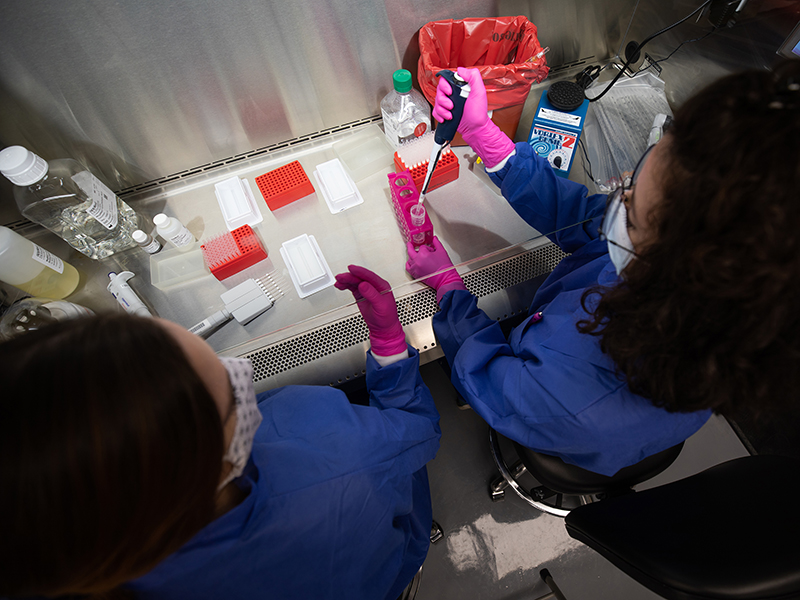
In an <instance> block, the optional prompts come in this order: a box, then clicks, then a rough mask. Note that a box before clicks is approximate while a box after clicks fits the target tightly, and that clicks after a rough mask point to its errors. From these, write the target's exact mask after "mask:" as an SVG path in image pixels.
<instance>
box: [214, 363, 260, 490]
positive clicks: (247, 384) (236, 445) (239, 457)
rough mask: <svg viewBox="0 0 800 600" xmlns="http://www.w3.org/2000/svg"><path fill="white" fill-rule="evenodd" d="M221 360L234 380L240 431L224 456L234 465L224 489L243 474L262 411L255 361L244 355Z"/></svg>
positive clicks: (237, 427) (224, 483)
mask: <svg viewBox="0 0 800 600" xmlns="http://www.w3.org/2000/svg"><path fill="white" fill-rule="evenodd" d="M220 361H222V364H223V366H224V367H225V370H226V371H228V378H229V379H230V380H231V388H232V389H233V401H234V402H235V403H236V430H235V431H234V433H233V439H232V440H231V445H230V446H228V450H227V451H226V452H225V456H223V457H222V460H223V461H227V462H229V463H231V465H233V468H232V469H231V472H230V473H228V476H227V477H226V478H225V479H224V480H223V481H222V483H220V484H219V487H218V488H217V489H222V488H223V487H225V486H226V485H227V484H228V483H229V482H230V481H232V480H233V479H236V478H237V477H239V476H240V475H241V474H242V472H243V471H244V468H245V466H246V465H247V461H248V459H249V458H250V452H251V451H252V450H253V438H254V437H255V435H256V429H258V426H259V425H260V424H261V411H259V410H258V403H257V401H256V392H255V389H254V388H253V364H252V363H251V362H250V361H249V360H246V359H243V358H230V357H227V356H221V357H220Z"/></svg>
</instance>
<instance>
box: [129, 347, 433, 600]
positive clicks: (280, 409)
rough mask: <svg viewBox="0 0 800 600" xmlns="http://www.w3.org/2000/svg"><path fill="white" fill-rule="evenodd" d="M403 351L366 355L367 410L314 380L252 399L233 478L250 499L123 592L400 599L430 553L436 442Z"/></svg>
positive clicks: (412, 362)
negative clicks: (257, 417) (247, 439)
mask: <svg viewBox="0 0 800 600" xmlns="http://www.w3.org/2000/svg"><path fill="white" fill-rule="evenodd" d="M409 354H410V357H409V358H407V359H404V360H402V361H399V362H397V363H394V364H391V365H388V366H385V367H380V366H379V365H378V363H377V362H376V361H375V359H374V358H373V357H372V356H371V355H370V354H368V357H367V387H368V389H369V391H370V406H368V407H367V406H358V405H351V404H350V403H349V402H348V400H347V397H346V396H345V394H344V393H343V392H342V391H340V390H336V389H334V388H329V387H321V386H289V387H284V388H280V389H276V390H273V391H269V392H265V393H262V394H260V395H259V396H258V401H259V404H258V406H259V409H260V410H261V413H262V415H263V417H264V419H263V422H262V423H261V425H260V427H259V428H258V431H257V432H256V436H255V443H254V445H253V452H252V456H251V458H250V461H249V463H248V465H247V467H246V469H245V471H244V473H243V474H242V476H241V477H240V478H239V479H237V480H236V481H237V483H238V484H239V486H240V487H242V488H243V489H245V490H247V491H248V492H249V493H248V495H247V497H246V498H245V499H244V501H243V502H242V503H241V504H239V505H238V506H236V507H235V508H233V509H232V510H231V511H229V512H227V513H225V514H224V515H222V516H221V517H220V518H218V519H216V520H215V521H213V522H212V523H211V524H209V525H208V526H206V527H205V528H204V529H203V530H201V531H200V532H199V533H197V535H195V536H194V538H192V539H191V540H190V541H189V542H188V543H187V544H185V545H184V546H183V547H182V548H181V549H180V550H179V551H178V552H176V553H175V554H173V555H171V556H169V557H167V559H165V560H164V561H163V562H161V563H160V564H159V565H157V566H156V567H155V568H154V569H153V570H152V571H150V572H149V573H148V574H147V575H145V576H143V577H141V578H139V579H137V580H135V581H133V582H130V583H129V584H128V587H130V588H131V589H133V590H135V591H136V592H137V594H138V597H142V598H158V599H162V598H163V599H175V600H185V599H186V598H192V599H193V600H198V599H205V598H208V599H209V600H219V599H221V598H225V599H230V600H235V599H243V600H245V599H246V600H251V599H253V598H274V599H276V600H278V599H286V598H298V599H302V600H306V599H309V598H315V599H316V598H342V599H348V600H349V599H363V600H376V599H382V598H386V599H389V600H394V599H395V598H397V596H399V595H400V593H401V592H402V591H403V588H404V587H405V586H406V585H407V584H408V583H409V582H410V581H411V579H412V578H413V576H414V575H415V573H416V572H417V570H418V569H419V567H420V566H421V565H422V562H423V561H424V559H425V555H426V554H427V552H428V546H429V544H430V533H431V499H430V490H429V488H428V477H427V472H426V470H425V463H427V462H428V461H429V460H431V459H432V458H433V457H434V456H435V455H436V451H437V449H438V447H439V437H440V430H439V415H438V413H437V411H436V407H435V406H434V403H433V398H432V397H431V394H430V392H429V391H428V388H427V387H426V386H425V384H424V383H423V382H422V378H421V377H420V375H419V354H418V353H417V352H416V350H414V349H413V348H409Z"/></svg>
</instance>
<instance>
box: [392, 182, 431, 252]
mask: <svg viewBox="0 0 800 600" xmlns="http://www.w3.org/2000/svg"><path fill="white" fill-rule="evenodd" d="M388 178H389V191H390V192H391V194H390V196H391V201H392V210H393V211H394V217H395V219H396V220H397V226H398V227H399V228H400V233H401V234H403V240H405V241H406V242H412V243H413V244H414V245H415V246H422V245H423V244H431V243H433V223H431V219H430V217H429V216H428V214H427V212H426V213H425V222H424V223H423V224H422V226H420V227H418V226H416V225H414V224H413V223H411V214H410V212H409V210H410V209H411V207H412V206H413V205H415V204H417V203H418V202H419V192H418V191H417V186H416V185H415V184H414V180H413V179H412V178H411V173H410V172H409V171H403V172H402V173H389V175H388Z"/></svg>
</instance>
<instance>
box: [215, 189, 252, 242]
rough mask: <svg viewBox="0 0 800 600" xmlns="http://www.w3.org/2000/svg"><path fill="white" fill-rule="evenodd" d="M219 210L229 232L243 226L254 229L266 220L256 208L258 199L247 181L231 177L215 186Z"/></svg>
mask: <svg viewBox="0 0 800 600" xmlns="http://www.w3.org/2000/svg"><path fill="white" fill-rule="evenodd" d="M214 193H215V194H216V196H217V202H218V203H219V209H220V210H221V211H222V216H223V218H224V219H225V224H226V225H227V226H228V231H233V230H234V229H238V228H239V227H242V226H243V225H250V227H253V226H254V225H257V224H258V223H261V221H263V220H264V217H263V215H262V214H261V211H260V210H258V206H256V199H255V198H254V197H253V191H252V190H251V189H250V185H249V184H248V183H247V180H246V179H239V178H238V177H230V178H228V179H226V180H225V181H220V182H219V183H217V184H216V185H214Z"/></svg>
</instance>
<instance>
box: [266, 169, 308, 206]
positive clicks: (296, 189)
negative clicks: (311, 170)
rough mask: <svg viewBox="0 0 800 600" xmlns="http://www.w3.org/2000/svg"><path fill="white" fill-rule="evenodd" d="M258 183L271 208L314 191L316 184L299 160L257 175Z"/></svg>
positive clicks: (284, 204)
mask: <svg viewBox="0 0 800 600" xmlns="http://www.w3.org/2000/svg"><path fill="white" fill-rule="evenodd" d="M256 185H257V186H258V189H259V190H261V195H262V196H264V200H265V201H266V203H267V206H269V209H270V210H276V209H278V208H280V207H282V206H286V205H287V204H289V203H291V202H294V201H295V200H299V199H300V198H304V197H305V196H308V195H309V194H313V193H314V186H313V185H311V181H309V179H308V175H306V172H305V171H304V170H303V167H302V166H301V165H300V163H299V162H298V161H296V160H295V161H292V162H290V163H289V164H287V165H283V166H282V167H278V168H277V169H273V170H272V171H268V172H267V173H264V174H263V175H259V176H258V177H256Z"/></svg>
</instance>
